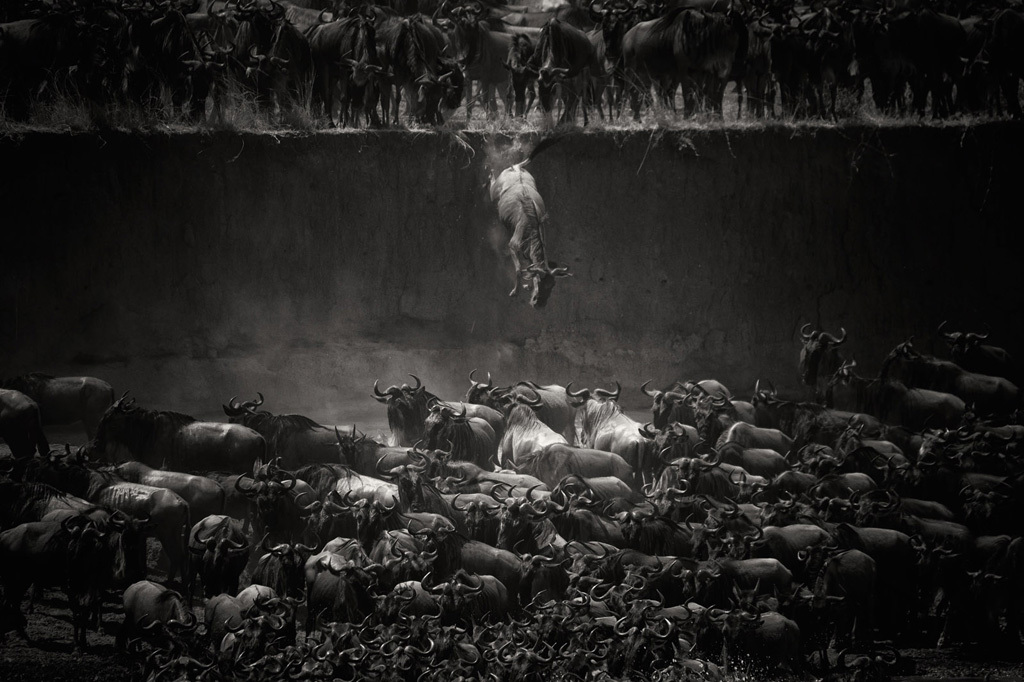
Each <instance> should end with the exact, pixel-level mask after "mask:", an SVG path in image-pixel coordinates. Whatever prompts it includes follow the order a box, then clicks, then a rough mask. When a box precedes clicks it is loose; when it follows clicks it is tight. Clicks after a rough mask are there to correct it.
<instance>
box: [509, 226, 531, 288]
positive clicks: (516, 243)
mask: <svg viewBox="0 0 1024 682" xmlns="http://www.w3.org/2000/svg"><path fill="white" fill-rule="evenodd" d="M522 247H523V244H522V241H520V239H519V237H518V236H516V235H515V234H513V235H512V239H510V240H509V242H508V252H509V254H510V255H511V256H512V265H513V266H514V267H515V270H514V271H513V272H512V279H513V282H512V291H510V292H508V295H509V296H515V295H516V294H518V293H519V272H520V271H521V270H524V269H525V268H526V267H527V266H528V265H530V263H528V262H524V259H522V258H520V253H521V251H522Z"/></svg>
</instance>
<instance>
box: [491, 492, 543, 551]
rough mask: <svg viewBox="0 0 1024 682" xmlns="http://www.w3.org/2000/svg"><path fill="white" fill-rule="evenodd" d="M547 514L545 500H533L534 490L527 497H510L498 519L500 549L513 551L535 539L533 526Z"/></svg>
mask: <svg viewBox="0 0 1024 682" xmlns="http://www.w3.org/2000/svg"><path fill="white" fill-rule="evenodd" d="M546 514H547V507H546V504H545V502H544V501H543V500H537V501H534V500H533V488H530V489H529V490H528V491H527V493H526V497H508V498H506V499H505V504H504V505H503V508H502V509H501V513H500V516H499V517H498V545H497V546H498V547H499V548H501V549H507V550H509V551H513V550H514V549H515V547H516V545H517V544H519V542H521V541H524V540H529V539H531V538H532V537H533V524H534V523H535V522H536V521H537V520H538V519H541V518H543V517H544V516H545V515H546Z"/></svg>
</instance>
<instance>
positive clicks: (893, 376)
mask: <svg viewBox="0 0 1024 682" xmlns="http://www.w3.org/2000/svg"><path fill="white" fill-rule="evenodd" d="M921 357H922V356H921V354H920V353H918V352H917V350H915V349H914V337H913V336H911V337H910V338H909V339H907V340H906V341H904V342H903V343H899V344H896V346H895V347H894V348H893V349H892V350H891V351H889V355H887V356H886V357H885V360H883V361H882V369H881V371H879V373H878V376H879V377H880V378H881V379H882V380H883V381H889V380H896V381H905V382H906V379H907V376H906V375H907V374H908V373H909V374H910V375H911V377H912V376H913V367H914V365H913V364H912V363H914V361H916V360H919V359H921ZM907 383H912V382H907Z"/></svg>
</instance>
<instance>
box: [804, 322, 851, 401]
mask: <svg viewBox="0 0 1024 682" xmlns="http://www.w3.org/2000/svg"><path fill="white" fill-rule="evenodd" d="M810 326H811V325H810V323H807V324H805V325H804V326H803V327H802V328H801V329H800V337H801V338H802V339H803V347H802V348H801V349H800V381H802V382H803V383H804V385H806V386H814V385H815V384H816V383H817V381H818V370H819V368H821V369H826V368H825V367H822V358H823V357H824V356H826V355H827V354H829V353H831V354H833V355H834V354H835V353H836V351H835V348H837V347H838V346H841V345H842V344H843V343H845V342H846V330H845V329H843V328H842V327H840V329H839V332H840V335H839V336H838V337H836V336H833V335H832V334H829V333H828V332H824V331H816V330H813V329H812V330H810V331H808V327H810ZM833 366H834V365H833Z"/></svg>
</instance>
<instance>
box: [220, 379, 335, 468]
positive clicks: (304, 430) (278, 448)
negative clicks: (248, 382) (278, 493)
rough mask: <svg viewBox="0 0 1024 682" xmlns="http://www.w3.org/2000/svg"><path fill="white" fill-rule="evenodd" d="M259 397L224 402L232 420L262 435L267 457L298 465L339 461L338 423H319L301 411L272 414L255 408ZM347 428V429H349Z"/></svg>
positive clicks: (259, 403)
mask: <svg viewBox="0 0 1024 682" xmlns="http://www.w3.org/2000/svg"><path fill="white" fill-rule="evenodd" d="M257 396H258V397H257V399H256V400H251V401H245V402H242V403H239V402H238V401H237V400H235V399H234V398H232V399H231V400H230V401H229V402H228V404H227V405H223V406H222V408H223V410H224V414H225V415H227V417H228V421H229V422H231V423H232V424H241V425H242V426H245V427H247V428H250V429H252V430H253V431H255V432H256V433H258V434H260V435H261V436H263V439H264V440H265V441H266V442H267V450H268V453H269V454H268V457H280V458H281V463H282V466H283V467H285V468H287V469H297V468H299V467H301V466H304V465H306V464H313V463H317V462H337V461H338V452H337V445H338V442H337V438H336V437H335V429H337V428H338V427H337V426H324V425H322V424H317V423H316V422H315V421H313V420H312V419H310V418H309V417H304V416H302V415H301V414H276V415H275V414H271V413H270V412H267V411H266V410H257V409H256V408H257V407H259V406H260V405H262V404H263V394H262V393H258V394H257ZM346 430H347V429H346Z"/></svg>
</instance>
